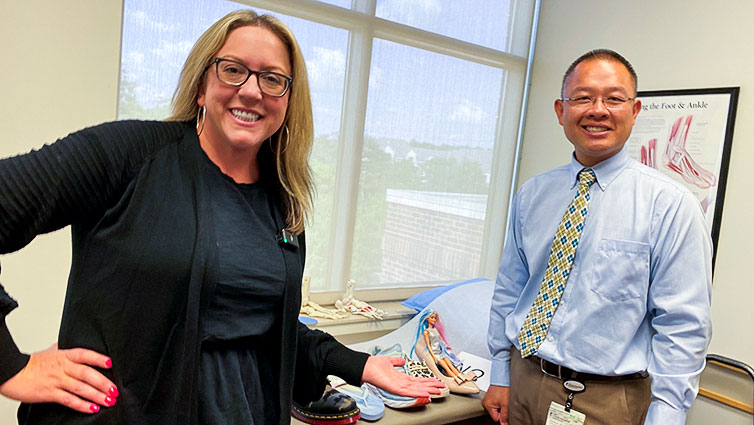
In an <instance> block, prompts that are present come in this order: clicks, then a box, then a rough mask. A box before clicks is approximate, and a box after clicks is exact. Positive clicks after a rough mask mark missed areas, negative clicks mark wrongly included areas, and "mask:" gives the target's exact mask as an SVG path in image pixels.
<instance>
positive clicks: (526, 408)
mask: <svg viewBox="0 0 754 425" xmlns="http://www.w3.org/2000/svg"><path fill="white" fill-rule="evenodd" d="M585 384H586V390H584V391H583V392H581V393H578V394H574V399H573V407H572V409H573V410H576V411H578V412H581V413H583V414H585V415H586V422H585V425H642V424H643V423H644V418H645V417H646V415H647V410H648V409H649V403H650V379H649V378H643V379H631V380H622V381H588V382H585ZM568 393H569V391H568V390H566V389H565V388H563V383H562V381H561V380H559V379H557V378H553V377H551V376H548V375H545V374H544V373H542V371H541V370H540V367H539V365H538V364H537V363H536V362H533V361H531V360H528V359H522V358H521V354H520V353H519V352H518V351H517V350H516V349H512V350H511V389H510V403H509V405H508V421H509V423H510V425H544V424H545V422H547V410H548V409H549V408H550V402H551V401H554V402H556V403H558V404H560V405H562V406H565V403H566V398H567V397H568Z"/></svg>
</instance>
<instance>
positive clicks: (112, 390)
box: [107, 386, 119, 397]
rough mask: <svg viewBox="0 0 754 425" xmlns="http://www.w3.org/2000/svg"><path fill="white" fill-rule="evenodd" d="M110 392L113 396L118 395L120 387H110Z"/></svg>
mask: <svg viewBox="0 0 754 425" xmlns="http://www.w3.org/2000/svg"><path fill="white" fill-rule="evenodd" d="M107 393H108V394H110V395H111V396H113V397H118V394H119V393H118V388H116V387H114V386H113V387H110V389H109V390H108V391H107Z"/></svg>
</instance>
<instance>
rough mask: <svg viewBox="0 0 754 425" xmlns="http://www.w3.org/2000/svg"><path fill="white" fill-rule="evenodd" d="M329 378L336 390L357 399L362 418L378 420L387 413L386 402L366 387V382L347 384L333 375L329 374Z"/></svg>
mask: <svg viewBox="0 0 754 425" xmlns="http://www.w3.org/2000/svg"><path fill="white" fill-rule="evenodd" d="M327 380H328V381H330V386H331V387H333V388H334V389H335V390H337V391H339V392H341V393H343V394H346V395H348V396H349V397H351V398H352V399H354V401H356V405H357V406H358V407H359V410H360V411H361V419H363V420H365V421H376V420H379V419H380V418H382V416H384V415H385V404H384V403H383V402H382V400H381V399H380V398H379V397H378V396H377V394H375V393H373V392H372V391H370V390H369V389H368V388H367V387H366V384H364V385H362V386H361V387H357V386H355V385H350V384H347V383H346V381H344V380H342V379H341V378H338V377H337V376H333V375H330V376H328V377H327Z"/></svg>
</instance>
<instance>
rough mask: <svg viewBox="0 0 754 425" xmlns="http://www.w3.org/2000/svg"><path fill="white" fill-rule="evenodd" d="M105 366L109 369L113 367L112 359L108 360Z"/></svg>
mask: <svg viewBox="0 0 754 425" xmlns="http://www.w3.org/2000/svg"><path fill="white" fill-rule="evenodd" d="M105 366H107V367H108V368H111V367H113V361H112V360H110V359H107V361H106V362H105Z"/></svg>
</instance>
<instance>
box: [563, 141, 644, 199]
mask: <svg viewBox="0 0 754 425" xmlns="http://www.w3.org/2000/svg"><path fill="white" fill-rule="evenodd" d="M630 160H631V157H630V156H629V155H628V148H626V146H625V145H624V146H623V149H621V150H620V152H618V153H616V154H615V155H613V156H611V157H610V158H608V159H606V160H604V161H602V162H600V163H597V164H595V165H594V166H592V167H584V166H583V165H581V163H579V161H578V160H577V159H576V155H571V182H572V183H571V188H573V186H575V185H577V184H578V183H579V178H578V176H579V171H581V170H583V169H584V168H591V169H592V170H594V174H595V175H596V176H597V185H598V186H599V187H600V189H602V190H605V189H606V188H607V186H608V185H609V184H610V182H612V181H613V180H615V178H616V177H618V174H620V172H621V171H623V169H624V168H626V165H628V163H629V161H630Z"/></svg>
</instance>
